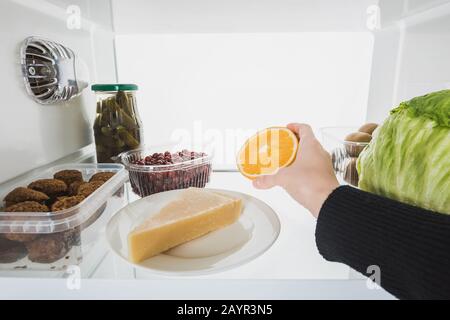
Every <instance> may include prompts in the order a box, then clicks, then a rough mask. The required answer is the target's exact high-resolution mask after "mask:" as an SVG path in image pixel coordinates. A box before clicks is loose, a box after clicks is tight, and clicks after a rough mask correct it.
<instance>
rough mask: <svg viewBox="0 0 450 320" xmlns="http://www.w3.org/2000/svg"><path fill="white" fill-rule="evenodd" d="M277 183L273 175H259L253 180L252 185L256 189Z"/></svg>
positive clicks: (267, 187)
mask: <svg viewBox="0 0 450 320" xmlns="http://www.w3.org/2000/svg"><path fill="white" fill-rule="evenodd" d="M276 185H277V182H276V176H275V175H267V176H261V177H259V178H256V179H255V180H253V186H254V187H255V188H256V189H270V188H273V187H275V186H276Z"/></svg>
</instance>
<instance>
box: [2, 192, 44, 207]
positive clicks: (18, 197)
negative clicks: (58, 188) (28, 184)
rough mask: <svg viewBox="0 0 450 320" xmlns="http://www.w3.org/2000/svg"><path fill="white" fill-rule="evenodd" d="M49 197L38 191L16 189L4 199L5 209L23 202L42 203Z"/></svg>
mask: <svg viewBox="0 0 450 320" xmlns="http://www.w3.org/2000/svg"><path fill="white" fill-rule="evenodd" d="M48 199H49V197H48V196H47V195H46V194H45V193H43V192H40V191H36V190H33V189H29V188H24V187H18V188H15V189H14V190H13V191H11V192H10V193H8V194H7V195H6V197H5V199H4V201H5V207H6V208H7V207H10V206H12V205H14V204H17V203H20V202H24V201H35V202H39V203H44V202H45V201H47V200H48Z"/></svg>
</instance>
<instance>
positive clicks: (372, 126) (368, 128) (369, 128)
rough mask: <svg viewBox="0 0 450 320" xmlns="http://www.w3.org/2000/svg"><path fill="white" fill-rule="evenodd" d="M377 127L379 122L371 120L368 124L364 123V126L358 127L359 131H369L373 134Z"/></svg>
mask: <svg viewBox="0 0 450 320" xmlns="http://www.w3.org/2000/svg"><path fill="white" fill-rule="evenodd" d="M377 127H378V124H376V123H371V122H369V123H366V124H364V125H362V126H361V127H360V128H359V129H358V131H359V132H364V133H368V134H370V135H371V134H372V133H373V132H374V131H375V129H376V128H377Z"/></svg>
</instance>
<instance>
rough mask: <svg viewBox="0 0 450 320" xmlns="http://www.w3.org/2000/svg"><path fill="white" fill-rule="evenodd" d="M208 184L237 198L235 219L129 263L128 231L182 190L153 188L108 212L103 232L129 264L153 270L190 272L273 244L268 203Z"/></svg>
mask: <svg viewBox="0 0 450 320" xmlns="http://www.w3.org/2000/svg"><path fill="white" fill-rule="evenodd" d="M209 190H212V191H216V192H220V193H223V194H229V195H231V196H234V197H239V198H241V199H242V201H243V204H244V209H243V211H242V214H241V217H240V218H239V220H238V221H236V222H235V223H234V224H232V225H230V226H228V227H225V228H223V229H220V230H217V231H214V232H211V233H209V234H207V235H205V236H203V237H200V238H197V239H195V240H192V241H189V242H187V243H185V244H182V245H179V246H177V247H175V248H172V249H171V250H169V251H166V252H164V253H162V254H160V255H158V256H155V257H153V258H151V259H148V260H146V261H143V262H141V263H139V264H134V263H131V262H130V261H129V260H128V244H127V237H128V234H129V233H130V231H131V230H133V229H134V228H135V227H136V226H138V225H139V224H141V222H142V221H144V220H145V219H146V218H147V217H148V216H149V215H151V214H152V213H156V212H158V211H159V209H160V208H162V207H163V206H164V205H166V204H167V203H168V202H170V201H172V200H174V199H175V198H177V197H178V195H179V193H180V192H182V190H173V191H167V192H162V193H157V194H154V195H151V196H148V197H145V198H142V199H140V200H137V201H135V202H133V203H131V204H129V205H128V206H126V207H124V208H123V209H121V210H120V211H119V212H117V214H115V215H114V216H113V217H112V218H111V220H110V221H109V223H108V225H107V227H106V237H107V240H108V243H109V245H110V247H111V249H112V251H113V252H114V253H116V254H117V255H118V256H119V257H121V258H122V259H124V260H125V261H127V262H128V263H130V264H132V265H133V266H135V267H138V268H142V269H145V270H148V271H151V272H153V273H158V274H165V275H170V276H190V275H201V274H207V273H212V272H219V271H224V270H227V269H231V268H235V267H237V266H240V265H242V264H244V263H247V262H249V261H251V260H253V259H255V258H256V257H258V256H259V255H261V254H262V253H264V252H265V251H266V250H267V249H269V248H270V247H271V246H272V244H273V243H274V242H275V240H276V239H277V237H278V235H279V233H280V221H279V220H278V217H277V215H276V213H275V212H274V211H273V209H272V208H270V207H269V206H268V205H267V204H265V203H264V202H262V201H261V200H258V199H256V198H254V197H252V196H249V195H246V194H243V193H239V192H234V191H228V190H218V189H209Z"/></svg>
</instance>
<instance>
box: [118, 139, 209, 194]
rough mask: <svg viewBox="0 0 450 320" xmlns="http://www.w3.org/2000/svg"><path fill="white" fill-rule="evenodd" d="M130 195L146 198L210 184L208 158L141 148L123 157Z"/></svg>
mask: <svg viewBox="0 0 450 320" xmlns="http://www.w3.org/2000/svg"><path fill="white" fill-rule="evenodd" d="M120 158H121V161H122V163H123V164H124V165H125V168H126V169H127V170H128V173H129V176H130V183H131V187H132V189H133V191H134V192H135V193H136V194H137V195H139V196H141V197H146V196H149V195H151V194H154V193H158V192H163V191H169V190H175V189H185V188H189V187H197V188H203V187H205V185H206V184H207V183H208V182H209V177H210V174H211V157H210V156H208V155H207V154H205V153H202V152H194V151H189V150H181V151H176V152H175V151H169V150H164V149H163V148H161V149H159V150H158V148H156V149H155V148H142V149H136V150H132V151H128V152H125V153H122V154H121V156H120Z"/></svg>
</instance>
